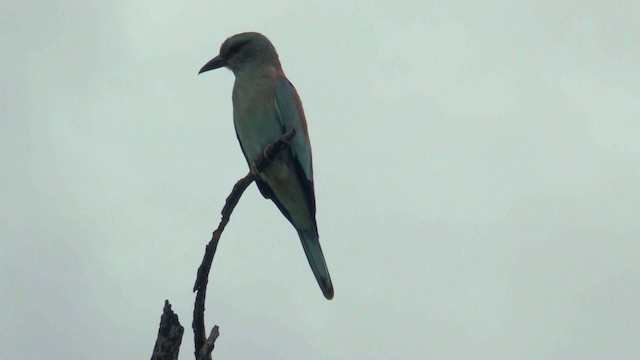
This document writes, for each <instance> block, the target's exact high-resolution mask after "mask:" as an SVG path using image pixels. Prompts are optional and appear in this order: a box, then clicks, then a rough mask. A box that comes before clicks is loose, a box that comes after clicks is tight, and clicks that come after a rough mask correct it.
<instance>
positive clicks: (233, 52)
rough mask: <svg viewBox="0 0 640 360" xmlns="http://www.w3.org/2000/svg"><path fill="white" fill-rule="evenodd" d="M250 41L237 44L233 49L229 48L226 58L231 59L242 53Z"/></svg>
mask: <svg viewBox="0 0 640 360" xmlns="http://www.w3.org/2000/svg"><path fill="white" fill-rule="evenodd" d="M248 42H249V41H248V40H247V41H242V42H239V43H236V44H233V45H231V47H230V48H229V50H227V53H226V54H225V57H226V58H227V59H228V58H231V57H232V56H234V55H236V54H237V53H239V52H240V49H242V47H243V46H245V45H246V44H247V43H248Z"/></svg>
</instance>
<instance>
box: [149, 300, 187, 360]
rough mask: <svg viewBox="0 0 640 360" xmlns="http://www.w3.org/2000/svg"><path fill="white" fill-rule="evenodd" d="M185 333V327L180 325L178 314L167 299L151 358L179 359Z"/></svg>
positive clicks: (163, 359)
mask: <svg viewBox="0 0 640 360" xmlns="http://www.w3.org/2000/svg"><path fill="white" fill-rule="evenodd" d="M183 334H184V327H183V326H182V325H180V321H179V320H178V315H176V314H175V313H174V312H173V310H171V304H169V300H165V301H164V309H163V310H162V316H161V317H160V328H159V329H158V338H157V339H156V345H155V347H154V348H153V354H152V355H151V360H177V359H178V352H179V351H180V344H181V343H182V335H183Z"/></svg>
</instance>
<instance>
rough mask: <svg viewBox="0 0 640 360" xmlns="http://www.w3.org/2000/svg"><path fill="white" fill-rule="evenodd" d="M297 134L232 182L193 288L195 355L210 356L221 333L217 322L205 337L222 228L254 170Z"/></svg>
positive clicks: (265, 164) (283, 138)
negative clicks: (213, 266) (213, 267)
mask: <svg viewBox="0 0 640 360" xmlns="http://www.w3.org/2000/svg"><path fill="white" fill-rule="evenodd" d="M295 134H296V131H295V129H291V130H290V131H289V132H287V133H286V134H284V135H282V136H280V137H279V138H278V139H276V140H275V141H274V142H273V143H271V144H269V145H267V146H265V148H264V150H263V152H262V154H261V155H260V157H259V158H258V159H257V160H256V162H255V163H254V164H252V166H251V168H252V169H251V171H249V173H248V174H247V175H246V176H245V177H243V178H242V179H240V180H238V182H237V183H236V184H235V185H234V186H233V190H232V191H231V194H229V196H228V197H227V200H226V202H225V205H224V207H223V208H222V212H221V214H222V219H221V220H220V224H219V225H218V228H217V229H216V230H215V231H214V232H213V235H212V237H211V240H210V241H209V243H208V244H207V246H206V248H205V252H204V258H203V259H202V263H201V264H200V267H199V268H198V275H197V277H196V282H195V285H194V286H193V291H194V292H197V294H196V301H195V304H194V308H193V323H192V324H191V327H192V328H193V334H194V339H193V341H194V343H195V357H196V359H207V360H208V359H211V351H213V347H214V342H215V340H216V339H217V338H218V336H219V333H218V330H217V329H218V326H217V325H216V326H214V329H213V330H212V332H211V336H210V337H209V340H207V339H206V335H205V326H204V303H205V298H206V293H207V284H208V281H209V271H211V264H212V263H213V257H214V256H215V254H216V249H217V248H218V241H220V236H221V235H222V231H224V228H225V227H226V226H227V224H228V223H229V219H230V218H231V213H232V212H233V209H234V208H235V207H236V205H237V204H238V201H240V197H241V196H242V194H243V193H244V191H245V190H246V189H247V187H249V185H251V183H252V182H253V181H254V180H255V178H254V174H259V173H261V172H262V171H264V169H266V168H267V167H268V166H269V165H270V164H271V161H270V160H269V159H273V158H275V156H276V154H278V153H279V152H280V151H281V150H283V149H284V148H286V147H287V146H289V142H290V141H291V139H292V138H293V137H294V136H295ZM214 331H215V337H214ZM205 346H206V348H205ZM209 346H210V348H209Z"/></svg>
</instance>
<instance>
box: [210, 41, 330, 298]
mask: <svg viewBox="0 0 640 360" xmlns="http://www.w3.org/2000/svg"><path fill="white" fill-rule="evenodd" d="M221 67H226V68H228V69H230V70H231V71H233V74H234V75H235V78H236V80H235V83H234V85H233V94H232V100H233V122H234V125H235V129H236V135H237V136H238V141H239V142H240V147H241V148H242V152H243V153H244V157H245V158H246V160H247V163H248V164H249V167H250V168H252V169H253V165H254V164H255V161H256V160H257V159H258V158H259V157H260V155H261V154H262V152H263V150H264V147H265V146H267V145H268V144H271V143H272V142H274V141H275V140H276V139H277V138H278V137H280V136H281V135H283V134H285V133H287V132H289V131H290V130H291V129H295V136H294V137H293V138H292V139H291V142H290V144H289V147H288V148H287V149H285V150H283V151H281V152H280V153H278V155H277V156H275V158H274V159H269V160H271V164H270V165H269V166H268V167H267V168H266V169H265V170H264V171H263V172H262V173H260V174H259V175H258V176H256V179H255V182H256V185H257V186H258V189H260V192H261V193H262V195H263V196H264V197H265V198H267V199H271V200H272V201H273V202H274V203H275V204H276V206H277V207H278V209H280V211H281V212H282V214H283V215H284V216H285V217H286V218H287V220H289V222H291V224H292V225H293V227H294V228H295V229H296V231H297V232H298V236H299V237H300V241H301V242H302V247H303V248H304V252H305V254H306V255H307V260H308V261H309V265H310V266H311V270H313V274H314V275H315V277H316V280H317V281H318V284H319V285H320V288H321V289H322V292H323V294H324V296H325V297H326V298H327V299H329V300H330V299H332V298H333V285H332V284H331V277H330V276H329V269H328V268H327V264H326V262H325V260H324V255H323V254H322V248H321V247H320V241H319V238H318V226H317V224H316V201H315V195H314V190H313V166H312V161H311V143H310V142H309V134H308V131H307V123H306V120H305V116H304V111H303V110H302V103H301V102H300V97H298V93H297V91H296V89H295V88H294V87H293V85H292V84H291V83H290V82H289V80H288V79H287V77H286V76H285V75H284V72H283V71H282V66H281V65H280V60H279V59H278V53H277V52H276V49H275V48H274V47H273V45H272V44H271V42H270V41H269V39H267V38H266V37H265V36H264V35H262V34H259V33H255V32H247V33H242V34H237V35H234V36H232V37H230V38H228V39H227V40H225V42H224V43H222V46H221V47H220V54H219V55H218V56H216V57H214V58H213V59H211V61H209V62H208V63H206V64H205V65H204V66H203V67H202V69H200V72H199V73H203V72H205V71H209V70H213V69H217V68H221Z"/></svg>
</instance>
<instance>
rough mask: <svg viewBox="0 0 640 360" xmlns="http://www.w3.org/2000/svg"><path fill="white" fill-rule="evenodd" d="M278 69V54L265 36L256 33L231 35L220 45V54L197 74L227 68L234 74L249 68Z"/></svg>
mask: <svg viewBox="0 0 640 360" xmlns="http://www.w3.org/2000/svg"><path fill="white" fill-rule="evenodd" d="M258 65H271V66H276V67H278V68H279V67H280V61H279V60H278V53H277V52H276V49H275V48H274V47H273V45H272V44H271V41H269V39H267V37H266V36H264V35H262V34H260V33H257V32H246V33H241V34H236V35H233V36H232V37H230V38H228V39H227V40H225V41H224V42H223V43H222V46H220V54H219V55H218V56H216V57H214V58H213V59H211V60H210V61H209V62H208V63H206V64H205V65H204V66H203V67H202V69H200V72H198V74H202V73H203V72H205V71H209V70H213V69H217V68H221V67H223V66H224V67H227V68H228V69H230V70H231V71H233V72H234V73H238V72H239V71H241V70H243V69H246V68H247V67H250V66H258Z"/></svg>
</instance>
